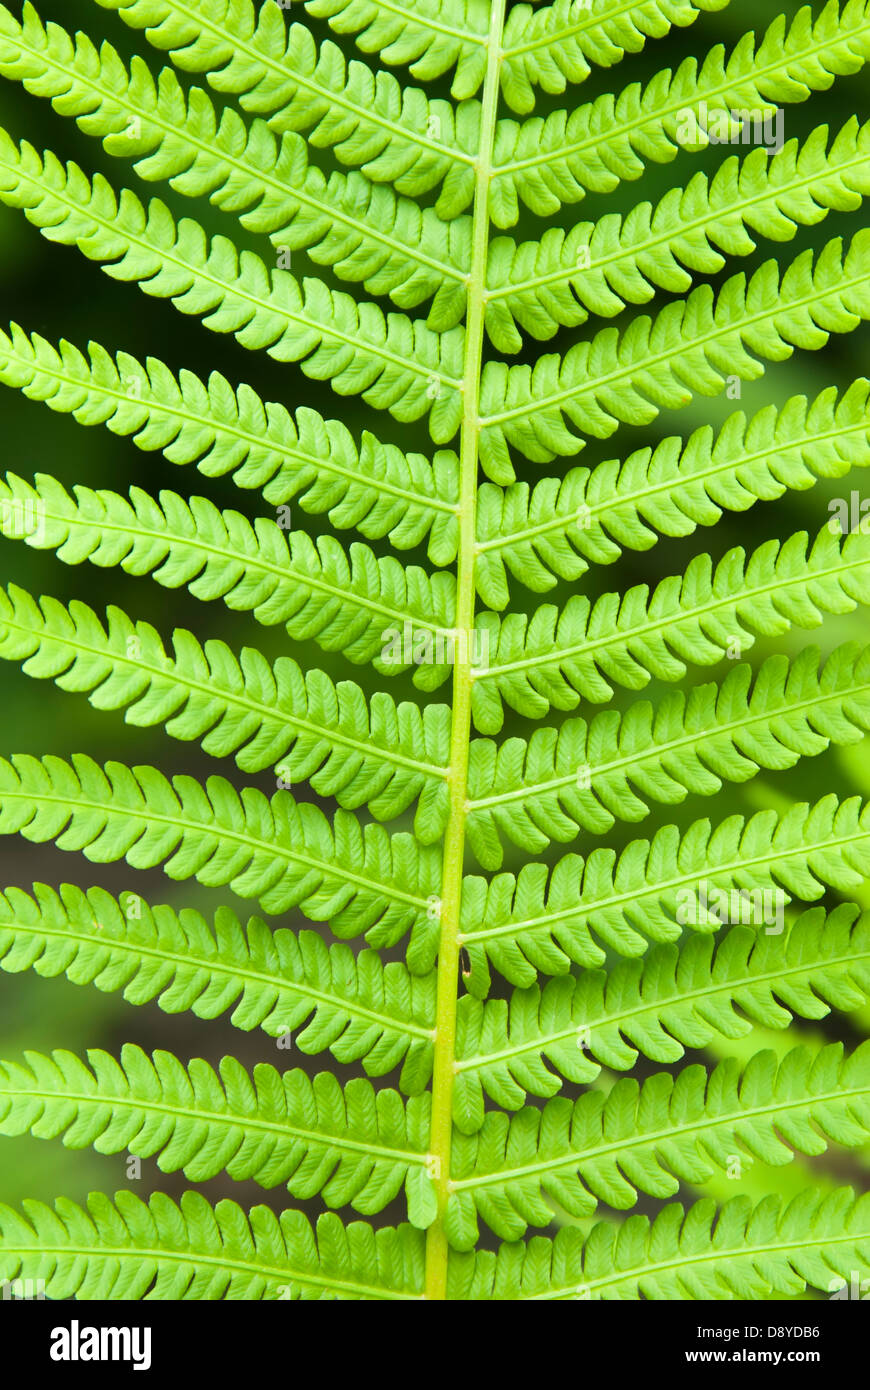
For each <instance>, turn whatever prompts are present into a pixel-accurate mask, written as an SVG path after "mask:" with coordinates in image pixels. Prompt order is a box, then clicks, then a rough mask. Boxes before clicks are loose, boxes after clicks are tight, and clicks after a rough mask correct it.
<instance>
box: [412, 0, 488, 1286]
mask: <svg viewBox="0 0 870 1390" xmlns="http://www.w3.org/2000/svg"><path fill="white" fill-rule="evenodd" d="M505 4H506V0H492V7H491V10H490V20H489V39H488V56H487V65H486V82H485V84H484V89H483V110H482V113H481V126H480V151H479V154H478V158H477V161H476V166H475V190H474V214H473V227H472V256H471V272H470V275H469V280H468V307H467V313H466V322H465V359H464V363H463V367H464V370H463V385H462V390H463V413H462V440H461V447H460V478H459V507H460V533H459V553H458V557H457V580H456V627H457V631H458V632H459V633H460V634H463V633H464V634H466V640H465V641H462V640H460V641H458V642H457V643H456V644H455V648H456V650H455V656H456V664H455V667H454V672H453V717H452V726H451V737H450V778H449V785H450V815H449V819H448V822H447V830H446V834H445V837H444V865H443V875H442V892H441V940H440V948H439V952H438V1004H437V1013H436V1032H435V1062H434V1072H433V1078H432V1133H431V1140H430V1150H429V1152H430V1156H431V1160H432V1173H433V1177H434V1180H435V1188H436V1192H437V1196H438V1215H437V1217H436V1219H435V1221H434V1222H433V1224H432V1225H431V1226H430V1228H429V1231H428V1233H427V1238H426V1297H427V1298H435V1299H443V1298H446V1296H447V1256H448V1245H447V1233H446V1230H445V1225H444V1221H445V1216H446V1210H447V1200H448V1197H449V1195H450V1184H449V1178H450V1140H451V1133H452V1124H453V1082H454V1079H455V1076H456V1000H457V994H458V986H459V956H460V944H461V943H460V935H459V926H460V912H461V907H462V866H463V859H464V855H465V826H466V820H467V816H468V805H467V800H468V749H469V740H470V736H471V685H472V674H471V656H472V651H471V647H472V643H471V632H472V629H473V627H474V595H475V582H474V565H475V556H476V552H475V544H476V529H477V528H476V520H477V461H478V449H479V442H480V428H481V425H480V378H481V370H482V365H483V341H484V338H483V334H484V322H485V319H486V265H487V257H488V254H489V189H490V183H491V180H492V156H493V144H494V140H495V126H496V119H497V115H498V93H499V79H500V67H501V58H502V52H501V40H502V33H503V30H504V18H505Z"/></svg>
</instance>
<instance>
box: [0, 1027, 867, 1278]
mask: <svg viewBox="0 0 870 1390" xmlns="http://www.w3.org/2000/svg"><path fill="white" fill-rule="evenodd" d="M13 1122H14V1121H13ZM868 1138H870V1042H865V1043H863V1044H862V1045H861V1046H860V1047H858V1048H857V1049H856V1050H855V1051H854V1052H852V1053H851V1054H849V1055H848V1056H845V1057H844V1055H843V1045H842V1043H831V1044H830V1045H828V1046H827V1047H823V1048H822V1049H821V1050H820V1051H818V1052H816V1053H813V1052H811V1051H810V1050H809V1049H808V1048H803V1047H796V1048H794V1049H793V1050H792V1051H790V1052H788V1053H787V1054H786V1055H785V1056H784V1057H783V1058H782V1059H781V1061H780V1062H779V1063H778V1064H777V1057H776V1053H775V1052H766V1051H765V1052H758V1053H756V1054H755V1056H754V1057H753V1058H752V1060H751V1061H750V1062H749V1063H748V1064H747V1066H746V1067H745V1068H742V1069H741V1066H740V1063H739V1062H738V1061H737V1060H736V1059H735V1058H733V1057H729V1058H727V1059H726V1060H724V1061H722V1062H720V1063H719V1064H718V1066H716V1067H715V1068H714V1069H713V1071H711V1072H709V1073H708V1072H707V1071H706V1070H705V1068H704V1067H702V1066H700V1065H698V1064H695V1065H692V1066H688V1067H685V1068H683V1070H682V1071H680V1072H679V1073H678V1074H677V1076H676V1077H674V1076H671V1074H670V1073H669V1072H658V1073H656V1074H655V1075H653V1076H651V1077H650V1078H649V1079H648V1080H647V1081H645V1082H643V1084H642V1085H639V1084H638V1082H637V1081H635V1080H633V1079H629V1078H625V1079H623V1080H620V1081H617V1082H616V1083H615V1084H614V1085H613V1086H612V1087H611V1089H610V1090H609V1091H608V1092H607V1093H606V1094H605V1093H604V1092H601V1091H595V1090H590V1091H586V1092H585V1093H584V1094H583V1095H582V1096H581V1097H580V1099H579V1100H577V1101H575V1102H573V1103H572V1102H571V1101H569V1100H566V1099H562V1098H561V1097H559V1098H557V1099H555V1100H550V1101H547V1103H546V1105H544V1107H543V1109H541V1110H538V1109H535V1108H533V1107H531V1106H527V1107H526V1108H525V1109H523V1110H520V1111H519V1112H518V1113H517V1114H516V1115H514V1116H508V1115H505V1114H503V1113H502V1112H501V1111H490V1112H489V1114H487V1116H486V1118H485V1119H484V1122H483V1126H482V1128H481V1129H480V1131H479V1132H478V1133H477V1134H473V1135H463V1134H460V1135H458V1136H457V1138H456V1140H455V1143H454V1146H453V1168H452V1181H451V1195H450V1201H449V1205H448V1215H447V1220H448V1221H449V1223H450V1237H451V1243H452V1244H453V1245H454V1247H455V1248H456V1249H458V1250H470V1249H471V1248H472V1247H473V1246H474V1245H475V1244H476V1243H477V1241H478V1239H479V1230H478V1217H480V1218H482V1219H483V1220H484V1221H485V1222H486V1224H487V1225H488V1226H489V1227H490V1229H491V1230H493V1231H494V1232H495V1234H496V1235H498V1236H501V1238H502V1239H504V1240H517V1239H519V1238H520V1237H521V1236H523V1235H524V1234H525V1232H526V1229H527V1227H528V1226H529V1225H534V1226H548V1225H549V1224H550V1222H551V1221H552V1219H553V1209H552V1206H551V1202H555V1203H558V1205H559V1206H560V1207H561V1208H563V1209H564V1210H565V1211H567V1212H568V1213H569V1214H570V1215H572V1216H575V1217H577V1216H588V1215H589V1214H590V1213H591V1212H593V1211H594V1210H595V1208H596V1207H597V1205H598V1202H599V1201H602V1202H607V1203H608V1204H609V1205H610V1206H611V1207H615V1208H616V1209H617V1210H624V1209H626V1208H628V1207H632V1206H634V1204H635V1202H636V1201H637V1196H638V1192H645V1193H649V1194H651V1195H653V1196H655V1197H659V1198H662V1197H673V1196H675V1194H676V1193H677V1192H678V1191H679V1188H680V1182H694V1183H699V1182H706V1181H707V1180H708V1179H709V1178H711V1177H712V1176H713V1174H714V1172H715V1171H716V1169H717V1168H722V1169H725V1168H727V1166H728V1161H729V1160H728V1155H729V1154H733V1152H734V1148H735V1145H736V1144H741V1145H743V1146H744V1148H745V1150H746V1151H748V1152H749V1153H750V1154H752V1156H753V1157H754V1158H757V1159H760V1160H761V1161H762V1162H764V1163H768V1164H772V1165H774V1166H779V1165H782V1164H784V1163H789V1162H791V1159H792V1157H793V1154H794V1152H798V1153H805V1154H820V1153H824V1151H825V1150H826V1149H827V1147H828V1141H831V1142H834V1143H837V1144H841V1145H847V1146H849V1147H852V1148H857V1147H858V1146H859V1145H861V1144H865V1143H866V1142H867V1140H868ZM547 1198H549V1199H550V1201H548V1200H547Z"/></svg>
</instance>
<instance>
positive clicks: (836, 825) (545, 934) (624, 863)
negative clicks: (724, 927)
mask: <svg viewBox="0 0 870 1390" xmlns="http://www.w3.org/2000/svg"><path fill="white" fill-rule="evenodd" d="M868 874H870V803H867V804H862V802H861V798H860V797H857V796H853V797H847V798H846V799H845V800H843V801H840V800H838V798H837V797H836V796H834V795H833V794H829V795H827V796H824V797H822V798H821V800H820V801H817V802H816V803H815V804H814V805H812V806H811V805H809V804H808V803H807V802H799V803H795V804H793V805H791V806H790V807H789V809H788V810H787V811H785V812H784V813H783V814H782V815H778V814H777V813H776V812H775V811H773V810H768V811H758V812H756V814H755V815H753V816H749V817H746V816H741V815H734V816H728V817H727V818H726V819H725V820H724V821H722V822H720V824H719V825H717V826H716V827H715V828H714V827H713V826H712V825H711V823H710V821H709V820H706V819H704V820H697V821H694V822H693V823H692V824H691V825H690V826H689V827H688V829H687V830H683V831H681V830H680V828H679V827H678V826H676V825H666V826H663V827H662V828H661V829H660V830H657V831H656V833H655V835H653V837H652V838H651V839H650V840H633V841H632V842H631V843H630V844H628V845H626V847H625V849H624V850H623V851H622V852H621V854H620V855H619V856H617V855H616V853H615V852H614V851H613V850H612V849H605V848H603V847H602V848H597V849H593V850H592V851H591V853H590V854H589V856H588V858H586V859H585V860H584V859H583V858H582V857H581V856H580V855H578V854H568V855H565V856H564V858H562V859H560V860H559V861H558V863H557V864H556V866H555V867H554V868H553V869H552V871H550V870H548V868H547V866H546V865H545V864H526V865H524V866H523V868H522V869H521V870H520V872H519V874H516V875H514V874H509V873H501V874H497V875H496V876H495V878H493V879H492V880H491V881H489V882H488V881H487V880H486V879H483V878H479V877H469V878H466V880H465V884H464V893H463V913H462V944H463V946H464V947H465V949H466V951H467V952H468V956H469V960H470V963H471V969H470V971H469V973H468V975H467V979H466V983H467V986H468V989H469V991H470V992H471V993H472V994H475V995H477V996H478V997H479V998H483V997H485V995H486V994H487V992H488V990H489V985H490V974H489V965H488V961H491V962H492V964H493V965H494V966H495V968H496V969H497V970H498V971H499V972H500V973H501V974H502V975H504V977H505V979H507V980H509V981H510V983H511V984H514V985H519V986H521V987H523V986H531V985H534V983H535V981H536V979H537V973H538V971H541V972H542V973H544V974H548V975H567V974H568V973H569V971H570V969H571V963H572V962H574V963H575V964H577V965H582V966H586V967H593V968H594V967H597V966H600V965H602V964H603V962H604V959H605V952H604V950H602V948H601V946H600V945H599V944H598V942H597V941H593V939H592V936H591V932H592V931H594V932H595V935H596V937H597V938H599V940H600V941H601V942H602V943H603V944H604V946H605V947H607V948H608V949H610V950H612V951H614V952H616V954H618V955H622V956H630V957H632V956H641V955H643V954H644V952H645V951H646V950H647V948H648V945H649V942H650V941H655V942H667V941H676V940H678V938H679V937H680V936H681V935H682V933H683V931H684V930H685V925H686V924H688V925H690V926H691V928H692V930H693V931H699V932H706V933H709V932H713V931H715V930H716V929H717V928H718V927H719V926H720V922H719V918H718V917H717V916H716V915H715V911H714V907H715V904H713V907H711V909H710V911H708V910H707V906H706V904H707V903H710V902H712V900H713V897H714V890H715V891H716V892H721V891H726V892H733V891H735V890H737V891H739V890H747V891H748V892H753V891H754V892H759V891H761V892H764V891H767V892H768V893H769V894H772V895H774V896H775V897H778V900H779V901H780V902H785V901H788V899H789V896H790V895H793V896H794V897H796V898H799V899H801V900H802V901H804V902H814V901H815V900H816V899H817V898H820V897H821V896H822V893H823V891H824V886H825V885H826V884H827V885H830V886H831V887H833V888H835V889H836V890H837V891H838V892H841V893H846V894H849V893H852V892H854V891H855V889H858V888H860V887H861V886H862V885H863V882H864V879H865V878H866V877H867V875H868ZM708 890H709V891H708ZM699 895H700V896H699ZM692 909H694V910H692ZM743 910H744V909H743V908H739V911H740V912H741V920H742V913H743ZM682 919H685V921H682Z"/></svg>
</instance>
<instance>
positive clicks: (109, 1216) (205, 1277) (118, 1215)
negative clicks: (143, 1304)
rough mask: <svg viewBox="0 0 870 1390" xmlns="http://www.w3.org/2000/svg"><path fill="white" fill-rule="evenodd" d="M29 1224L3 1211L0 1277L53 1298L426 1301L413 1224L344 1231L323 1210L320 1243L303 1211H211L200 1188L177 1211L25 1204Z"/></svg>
mask: <svg viewBox="0 0 870 1390" xmlns="http://www.w3.org/2000/svg"><path fill="white" fill-rule="evenodd" d="M24 1211H25V1215H24V1216H21V1215H19V1213H17V1212H16V1211H13V1209H12V1208H11V1207H2V1208H0V1247H2V1255H0V1260H2V1264H0V1269H2V1270H3V1272H4V1275H5V1277H6V1278H14V1277H15V1276H16V1275H17V1273H18V1271H19V1270H20V1269H23V1268H27V1269H36V1268H37V1267H38V1269H39V1274H38V1275H37V1276H36V1277H39V1278H44V1279H45V1281H46V1291H47V1293H48V1295H49V1297H50V1298H53V1299H64V1298H77V1299H85V1300H91V1299H94V1300H101V1299H107V1298H122V1299H130V1298H148V1299H158V1300H159V1299H172V1300H198V1299H216V1298H227V1299H281V1300H285V1299H288V1300H293V1301H295V1300H296V1299H306V1300H310V1299H324V1298H326V1299H335V1298H338V1299H348V1298H350V1299H360V1298H362V1299H390V1300H394V1299H398V1300H402V1299H409V1298H421V1297H422V1292H421V1281H422V1271H423V1250H422V1246H421V1243H420V1238H419V1234H418V1232H416V1231H414V1230H413V1229H412V1228H411V1227H409V1226H401V1227H399V1228H398V1229H397V1230H393V1229H389V1228H387V1229H383V1230H380V1231H377V1232H376V1231H374V1230H372V1228H371V1227H370V1226H367V1225H366V1224H365V1222H362V1221H354V1222H352V1223H351V1224H350V1225H349V1226H347V1227H345V1226H343V1225H342V1223H341V1221H340V1220H339V1219H338V1217H337V1216H334V1215H332V1214H326V1215H324V1216H322V1217H321V1218H320V1220H319V1221H318V1223H317V1230H316V1236H315V1232H314V1231H313V1230H312V1229H311V1226H310V1224H309V1222H308V1221H307V1220H306V1218H305V1217H304V1216H303V1215H302V1213H301V1212H297V1211H286V1212H283V1213H282V1214H281V1216H280V1217H277V1216H275V1215H274V1213H273V1212H271V1211H270V1210H269V1208H268V1207H254V1208H253V1209H252V1210H251V1212H250V1213H248V1214H246V1213H245V1212H244V1211H242V1208H241V1207H240V1206H238V1205H237V1204H236V1203H235V1202H229V1201H222V1202H218V1203H217V1204H216V1205H215V1206H214V1207H212V1206H211V1204H210V1203H209V1202H207V1201H206V1199H205V1197H203V1196H201V1195H200V1194H199V1193H198V1192H185V1193H184V1195H183V1197H182V1198H181V1201H180V1203H175V1202H173V1201H172V1200H171V1198H169V1197H167V1196H165V1195H164V1194H163V1193H162V1192H155V1193H154V1194H153V1195H152V1196H151V1197H150V1198H149V1199H148V1201H147V1202H143V1201H142V1200H141V1198H139V1197H137V1196H135V1195H134V1194H133V1193H132V1192H119V1193H117V1194H116V1196H115V1199H114V1201H112V1200H111V1199H110V1198H109V1197H105V1196H103V1195H102V1194H101V1193H94V1194H93V1195H92V1196H91V1197H90V1198H89V1199H88V1205H87V1209H85V1208H83V1207H80V1206H77V1205H76V1203H75V1202H70V1201H67V1200H65V1199H61V1200H60V1201H59V1202H58V1203H57V1204H56V1206H55V1209H54V1210H52V1208H51V1207H48V1206H46V1205H45V1204H44V1203H42V1202H34V1201H28V1202H26V1203H25V1204H24Z"/></svg>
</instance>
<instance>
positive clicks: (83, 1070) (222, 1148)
mask: <svg viewBox="0 0 870 1390" xmlns="http://www.w3.org/2000/svg"><path fill="white" fill-rule="evenodd" d="M25 1055H26V1063H27V1064H26V1066H21V1065H19V1064H18V1063H14V1062H7V1063H0V1132H2V1133H4V1134H11V1135H16V1134H26V1133H31V1134H34V1135H35V1136H37V1137H38V1138H42V1139H54V1138H57V1137H59V1136H60V1135H63V1141H64V1143H65V1144H66V1145H67V1146H68V1147H70V1148H85V1147H88V1146H91V1145H93V1146H94V1148H96V1149H97V1151H98V1152H100V1153H121V1152H123V1151H124V1150H129V1152H130V1153H134V1154H136V1155H137V1156H139V1157H141V1158H151V1157H153V1156H154V1155H157V1163H158V1166H159V1168H160V1169H161V1171H162V1172H165V1173H173V1172H176V1171H177V1170H179V1169H182V1170H183V1171H184V1174H185V1176H186V1177H187V1178H189V1179H190V1180H191V1181H193V1182H200V1181H202V1180H203V1179H205V1178H211V1177H214V1176H215V1175H216V1174H217V1173H220V1172H226V1173H228V1174H229V1176H230V1177H231V1178H237V1179H243V1178H249V1179H252V1180H253V1181H255V1182H258V1183H259V1184H260V1186H261V1187H267V1188H268V1187H276V1186H278V1185H279V1184H282V1185H285V1186H286V1187H287V1188H288V1190H289V1191H290V1192H291V1193H292V1194H293V1195H294V1196H296V1197H314V1196H317V1195H318V1194H322V1195H323V1200H324V1201H325V1202H326V1203H327V1205H328V1206H331V1207H332V1206H347V1205H348V1204H350V1205H351V1206H352V1207H353V1208H354V1210H356V1211H359V1212H362V1213H364V1214H366V1215H370V1216H371V1215H374V1214H375V1213H377V1212H379V1211H382V1210H383V1208H384V1207H385V1206H386V1205H387V1204H388V1203H389V1202H391V1201H392V1200H393V1198H394V1197H395V1196H396V1195H397V1193H398V1192H399V1191H400V1189H401V1188H402V1187H403V1186H404V1184H405V1182H406V1179H407V1180H408V1197H409V1206H411V1200H410V1186H411V1185H410V1174H411V1172H412V1171H415V1172H416V1170H418V1169H420V1168H422V1167H425V1152H424V1149H425V1143H426V1138H427V1136H428V1132H429V1104H430V1097H429V1094H428V1092H426V1093H424V1094H423V1095H421V1096H417V1097H415V1098H412V1099H411V1100H409V1101H408V1102H407V1103H403V1102H402V1100H401V1098H400V1096H399V1094H398V1092H396V1091H390V1090H380V1091H377V1092H376V1091H375V1090H374V1088H373V1087H372V1085H371V1082H369V1081H364V1080H362V1079H361V1078H357V1079H356V1080H354V1081H351V1082H349V1083H348V1085H347V1086H346V1087H345V1089H344V1091H342V1088H341V1085H340V1083H339V1082H338V1081H337V1080H336V1078H335V1077H334V1076H332V1075H331V1074H330V1073H329V1072H320V1073H319V1074H318V1075H317V1076H316V1077H315V1078H314V1080H313V1082H312V1081H311V1080H310V1079H309V1077H307V1076H306V1074H305V1072H303V1071H299V1070H295V1071H289V1072H284V1073H283V1074H282V1073H280V1072H278V1071H276V1070H275V1068H274V1067H271V1066H267V1065H266V1064H265V1063H260V1064H259V1065H258V1066H256V1067H255V1068H254V1072H253V1075H249V1074H248V1072H247V1071H246V1070H245V1068H244V1067H243V1066H241V1064H240V1063H239V1062H236V1061H235V1060H234V1059H233V1058H232V1057H225V1058H224V1059H223V1061H222V1062H221V1065H220V1074H219V1075H218V1073H216V1072H215V1071H214V1069H213V1068H212V1067H210V1066H209V1065H208V1063H207V1062H204V1061H202V1060H201V1059H197V1060H195V1061H193V1062H191V1063H190V1064H189V1065H188V1066H187V1067H183V1066H182V1065H181V1063H180V1062H178V1061H177V1060H176V1059H175V1058H174V1057H173V1056H172V1054H171V1053H169V1052H155V1053H154V1056H153V1058H149V1057H148V1056H147V1054H146V1053H144V1052H143V1051H142V1049H141V1048H139V1047H133V1046H132V1045H130V1044H128V1045H126V1046H125V1047H124V1048H123V1049H122V1052H121V1057H120V1060H119V1061H115V1059H114V1058H113V1057H111V1056H110V1055H109V1053H107V1052H101V1051H99V1049H95V1048H92V1049H91V1050H90V1051H89V1052H88V1064H87V1065H85V1063H84V1062H83V1061H81V1060H80V1058H78V1057H76V1056H75V1055H74V1054H73V1053H71V1052H54V1053H53V1054H52V1056H51V1057H50V1058H49V1057H43V1056H41V1055H40V1054H39V1053H35V1052H28V1053H26V1054H25ZM412 1210H413V1209H412ZM413 1215H414V1216H416V1215H417V1212H416V1211H413ZM412 1219H413V1218H412ZM415 1224H418V1223H415ZM424 1224H428V1223H424Z"/></svg>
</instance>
